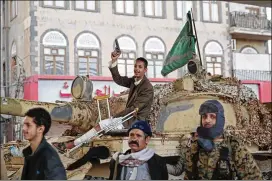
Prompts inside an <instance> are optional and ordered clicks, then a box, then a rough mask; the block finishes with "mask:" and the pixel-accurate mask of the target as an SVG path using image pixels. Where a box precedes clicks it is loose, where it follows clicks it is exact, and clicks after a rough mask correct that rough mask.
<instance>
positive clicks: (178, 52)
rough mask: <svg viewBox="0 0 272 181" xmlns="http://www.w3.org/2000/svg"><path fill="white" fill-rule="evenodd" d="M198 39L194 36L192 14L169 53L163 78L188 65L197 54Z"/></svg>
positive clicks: (164, 65)
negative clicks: (196, 44)
mask: <svg viewBox="0 0 272 181" xmlns="http://www.w3.org/2000/svg"><path fill="white" fill-rule="evenodd" d="M195 43H196V39H195V36H194V34H193V28H192V18H191V12H190V11H189V12H188V13H187V22H186V24H185V25H184V27H183V28H182V30H181V32H180V34H179V36H178V38H177V39H176V41H175V43H174V44H173V46H172V48H171V50H170V51H169V53H168V55H167V57H166V59H165V61H164V64H163V68H162V71H161V74H162V75H163V76H166V75H167V74H169V73H171V72H173V71H174V70H176V69H178V68H180V67H183V66H184V65H186V64H187V63H188V62H189V60H191V59H192V58H193V55H194V54H195Z"/></svg>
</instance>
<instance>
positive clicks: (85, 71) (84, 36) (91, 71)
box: [76, 32, 100, 76]
mask: <svg viewBox="0 0 272 181" xmlns="http://www.w3.org/2000/svg"><path fill="white" fill-rule="evenodd" d="M76 51H77V63H78V64H77V67H78V70H77V71H76V72H77V73H78V75H95V76H96V75H99V59H100V43H99V40H98V39H97V38H96V36H95V35H94V34H92V33H88V32H86V33H81V34H80V35H79V36H78V38H77V40H76Z"/></svg>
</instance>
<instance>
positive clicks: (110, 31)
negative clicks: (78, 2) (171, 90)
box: [36, 1, 229, 78]
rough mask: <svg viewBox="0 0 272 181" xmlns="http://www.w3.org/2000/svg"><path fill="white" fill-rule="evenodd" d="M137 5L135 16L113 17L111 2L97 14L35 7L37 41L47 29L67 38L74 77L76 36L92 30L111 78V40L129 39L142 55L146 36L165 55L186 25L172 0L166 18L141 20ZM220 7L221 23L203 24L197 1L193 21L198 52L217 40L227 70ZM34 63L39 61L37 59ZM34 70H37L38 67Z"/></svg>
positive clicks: (224, 27) (103, 4) (224, 24)
mask: <svg viewBox="0 0 272 181" xmlns="http://www.w3.org/2000/svg"><path fill="white" fill-rule="evenodd" d="M70 5H71V4H70ZM138 5H139V8H138V14H139V15H138V16H124V15H115V14H113V12H112V2H111V1H100V9H101V11H100V13H90V12H84V11H74V10H60V9H50V8H43V7H40V6H38V8H37V21H38V26H37V31H38V36H37V38H36V41H38V42H40V39H41V37H40V36H41V35H42V34H43V33H44V32H45V31H47V30H49V29H58V30H60V31H62V32H63V33H64V34H65V35H66V36H67V37H68V41H69V62H70V64H69V66H70V70H69V71H70V72H69V73H70V74H71V75H74V68H73V66H74V63H75V56H74V48H75V47H74V41H75V37H76V36H77V35H78V34H79V33H81V32H82V31H91V32H93V33H94V34H96V35H97V36H98V37H99V39H100V42H101V45H102V48H101V51H102V75H103V76H110V72H109V70H108V61H109V59H110V53H111V51H112V50H113V42H114V39H115V38H116V37H117V36H120V35H122V34H127V35H130V36H132V37H133V38H134V39H135V41H136V44H137V48H138V51H137V53H138V56H143V44H144V41H145V39H146V38H147V37H149V36H158V37H160V38H161V39H162V40H163V41H164V43H165V45H166V52H168V51H169V50H170V49H171V46H172V44H173V43H174V41H175V39H176V38H177V36H178V34H179V32H180V30H181V27H182V25H183V22H185V21H181V20H175V18H174V4H173V2H172V1H167V2H166V7H167V15H166V16H167V19H156V18H146V17H143V16H142V6H141V3H140V1H139V2H138ZM70 8H71V7H70ZM221 8H222V12H221V13H222V15H221V16H222V23H203V22H200V21H199V20H200V16H201V11H200V2H197V17H196V19H197V20H198V21H196V28H197V32H198V38H199V44H200V51H201V53H203V46H204V45H205V43H206V42H207V41H209V40H216V41H218V42H219V43H220V44H221V45H222V47H223V49H224V59H225V69H226V70H228V69H229V63H228V62H229V58H228V53H227V52H228V50H225V49H227V44H228V43H229V40H228V39H227V38H228V32H227V28H228V25H227V18H228V17H227V15H226V11H227V7H226V3H225V2H221ZM39 51H40V48H39ZM39 56H40V52H39ZM36 61H38V62H40V59H38V60H36ZM37 70H38V71H39V68H38V69H37ZM226 74H227V73H226ZM168 77H171V78H175V77H177V71H175V72H173V73H171V74H170V75H169V76H168Z"/></svg>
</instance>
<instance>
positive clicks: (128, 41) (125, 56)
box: [118, 35, 137, 77]
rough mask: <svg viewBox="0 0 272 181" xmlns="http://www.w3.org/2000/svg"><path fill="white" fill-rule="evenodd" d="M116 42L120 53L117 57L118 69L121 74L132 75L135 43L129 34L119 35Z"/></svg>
mask: <svg viewBox="0 0 272 181" xmlns="http://www.w3.org/2000/svg"><path fill="white" fill-rule="evenodd" d="M118 43H119V46H120V49H121V51H122V54H121V55H120V57H119V59H118V70H119V71H120V75H122V76H128V77H130V76H133V75H134V72H133V71H134V62H135V59H136V49H137V48H136V44H135V41H134V40H133V39H132V38H131V37H129V36H125V35H124V36H121V37H119V38H118Z"/></svg>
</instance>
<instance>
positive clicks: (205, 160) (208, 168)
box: [167, 138, 262, 180]
mask: <svg viewBox="0 0 272 181" xmlns="http://www.w3.org/2000/svg"><path fill="white" fill-rule="evenodd" d="M229 139H230V141H229V142H228V141H227V139H224V140H223V141H221V142H216V143H215V148H214V149H213V151H211V152H209V153H208V152H206V151H205V150H203V149H199V160H198V163H197V166H198V175H199V179H203V180H211V179H212V176H213V173H214V171H215V169H216V164H217V161H218V160H219V157H220V152H219V151H220V149H221V148H222V147H228V148H229V147H231V153H232V154H231V158H230V165H231V169H232V170H235V171H234V172H233V174H234V177H238V178H239V179H241V180H262V175H261V172H260V169H259V167H258V166H257V164H256V162H255V160H254V158H253V156H252V155H251V153H250V152H249V151H248V150H247V148H246V147H245V145H243V144H242V143H241V142H239V141H237V140H235V139H233V138H229ZM228 145H229V146H228ZM197 151H198V144H197V141H194V142H193V143H192V144H191V147H189V148H186V149H185V151H183V152H182V153H181V157H180V159H179V161H178V163H177V164H176V165H169V164H167V170H168V173H169V174H171V175H175V176H178V175H181V174H182V172H184V171H185V176H184V180H188V179H190V178H189V175H190V174H194V173H192V169H193V161H192V158H193V155H194V154H195V153H197Z"/></svg>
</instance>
